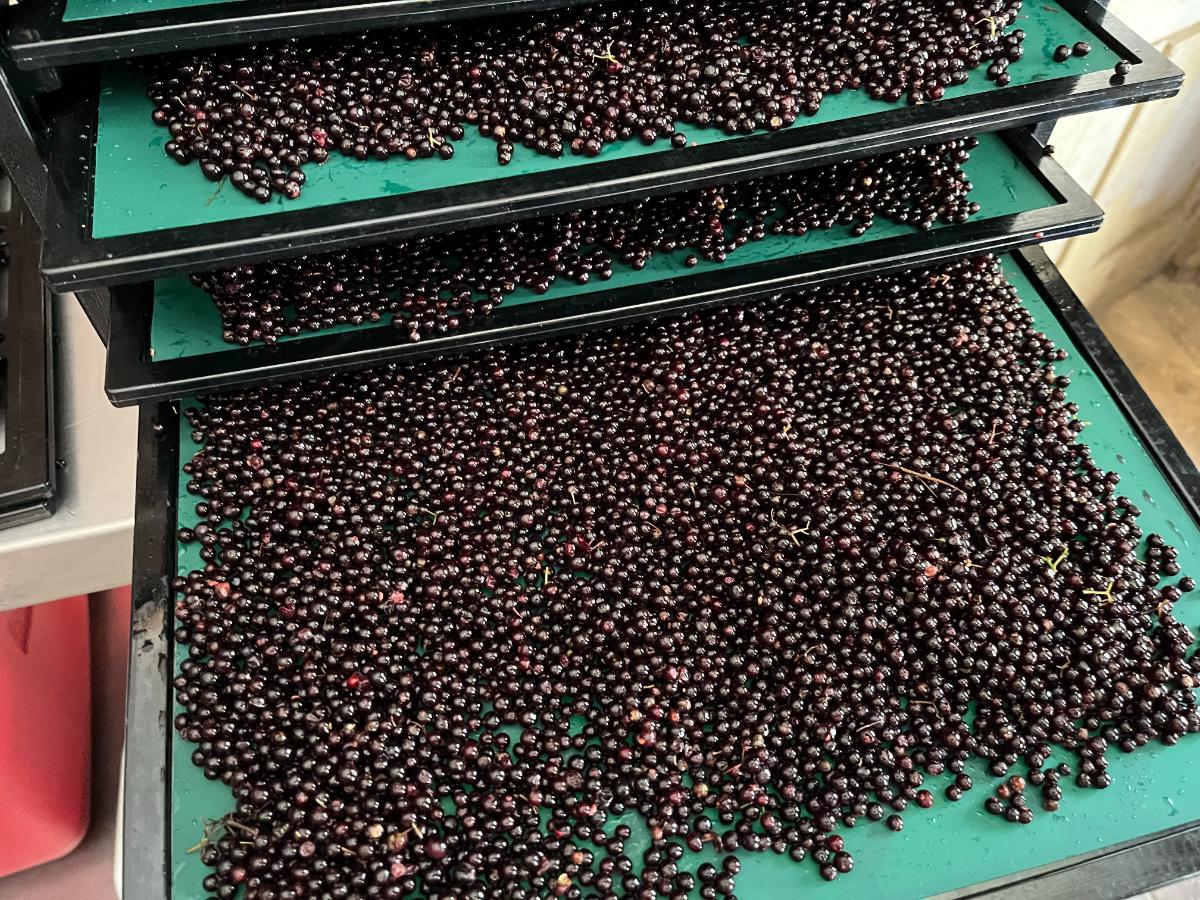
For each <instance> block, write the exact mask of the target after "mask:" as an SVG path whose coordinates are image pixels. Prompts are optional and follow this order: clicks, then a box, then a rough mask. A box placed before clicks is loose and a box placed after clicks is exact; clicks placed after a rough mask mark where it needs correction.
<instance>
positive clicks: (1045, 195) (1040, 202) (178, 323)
mask: <svg viewBox="0 0 1200 900" xmlns="http://www.w3.org/2000/svg"><path fill="white" fill-rule="evenodd" d="M966 171H967V174H968V175H969V176H970V179H971V183H972V184H973V185H974V187H973V189H972V191H971V195H970V196H971V199H972V200H975V201H976V202H978V203H979V205H980V207H981V209H980V211H979V213H978V215H977V216H976V217H975V218H976V220H980V219H990V218H995V217H998V216H1006V215H1010V214H1012V213H1018V212H1028V211H1030V210H1036V209H1044V208H1046V207H1049V206H1053V205H1055V204H1056V203H1057V202H1058V199H1057V198H1056V197H1055V196H1054V195H1053V194H1051V193H1050V192H1049V191H1048V190H1047V189H1046V188H1045V186H1043V184H1042V181H1041V179H1040V178H1039V177H1038V175H1037V173H1036V172H1033V171H1031V170H1030V169H1029V168H1027V166H1026V165H1025V163H1024V162H1023V161H1022V160H1021V159H1020V157H1018V156H1017V155H1016V154H1015V153H1014V152H1013V151H1012V150H1011V149H1010V148H1009V147H1008V145H1007V144H1005V143H1004V141H1003V140H1002V139H1001V138H1000V137H999V136H997V135H994V134H985V135H982V136H981V137H980V139H979V146H978V147H977V148H976V149H975V150H974V151H973V152H972V154H971V159H970V161H969V162H968V163H967V164H966ZM939 227H941V228H953V227H954V226H952V225H942V226H939ZM915 231H916V228H915V227H914V226H912V225H902V224H898V223H896V222H889V221H887V220H885V219H883V218H878V219H876V220H875V224H874V225H873V226H872V227H871V229H870V230H869V231H868V232H867V233H866V234H865V235H863V236H862V237H854V236H853V235H852V234H851V233H850V229H849V228H848V227H846V226H843V225H838V226H836V227H835V228H832V229H829V230H828V231H813V232H810V233H808V234H806V235H804V236H803V237H792V236H790V235H769V236H768V237H766V238H764V239H763V240H761V241H756V242H753V243H748V244H745V245H744V246H742V247H741V248H740V249H739V250H738V251H737V252H736V253H732V254H730V256H729V258H728V259H727V260H726V261H725V262H724V263H717V262H708V261H704V260H702V261H701V262H700V263H699V264H698V265H696V266H695V267H693V268H689V267H687V266H686V265H684V260H685V259H686V258H687V256H688V255H689V252H690V251H688V250H679V251H676V252H675V253H660V254H656V255H655V256H654V257H653V258H652V259H651V260H650V262H649V263H648V264H647V265H646V267H645V268H644V269H642V270H641V271H636V270H634V269H632V268H630V267H628V266H623V265H621V264H620V263H617V264H616V265H615V266H614V268H613V277H612V278H610V279H609V280H608V281H600V280H598V279H597V280H594V281H590V282H588V283H587V284H585V285H579V284H575V283H574V282H570V281H566V280H562V281H559V282H557V283H555V285H554V286H553V287H552V288H551V289H550V290H549V291H547V292H546V293H545V294H537V293H535V292H534V291H531V290H529V289H526V288H522V289H521V290H518V291H516V292H515V293H513V294H512V295H510V296H509V297H508V298H506V299H505V301H504V305H505V306H516V305H519V304H522V303H538V302H541V303H550V302H553V301H555V300H561V299H562V298H564V297H572V296H579V295H581V294H590V293H594V292H596V291H604V290H613V289H616V288H622V287H630V286H632V285H640V284H649V283H651V282H655V281H663V280H666V279H668V278H680V279H686V278H688V277H691V276H695V275H698V274H703V273H705V272H709V271H712V270H713V269H717V268H722V267H725V268H728V267H730V266H745V265H751V264H753V263H760V262H767V261H769V260H774V259H782V258H783V257H787V256H796V255H802V254H808V253H817V252H820V251H822V250H831V249H834V248H836V247H845V246H847V245H849V244H857V243H868V242H871V241H879V240H883V239H884V238H889V237H896V236H897V235H902V234H912V233H914V232H915ZM390 321H391V316H384V319H383V321H382V322H380V323H377V324H368V325H342V326H338V327H337V328H327V329H323V330H321V331H320V332H306V333H304V334H300V335H296V336H294V337H285V338H283V340H304V339H305V338H307V337H311V336H313V335H314V334H336V333H337V332H340V331H349V330H353V329H355V328H379V327H391V326H390ZM150 346H151V347H152V348H153V350H154V359H155V361H156V362H161V361H164V360H168V359H179V358H180V357H186V356H196V355H198V354H201V353H215V352H220V351H223V350H231V349H234V348H236V347H237V345H236V344H227V343H225V341H223V340H222V339H221V317H220V315H219V314H218V313H217V308H216V307H215V306H214V305H213V302H212V300H211V299H210V298H209V296H208V294H206V293H204V291H202V290H200V288H198V287H195V286H194V285H193V284H192V283H191V282H190V281H188V280H187V279H186V278H166V279H163V280H161V281H158V282H155V285H154V313H153V316H152V317H151V324H150Z"/></svg>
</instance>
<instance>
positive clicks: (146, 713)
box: [123, 247, 1200, 900]
mask: <svg viewBox="0 0 1200 900" xmlns="http://www.w3.org/2000/svg"><path fill="white" fill-rule="evenodd" d="M1015 257H1016V259H1017V261H1018V263H1019V264H1020V266H1021V268H1022V269H1023V270H1024V271H1025V273H1026V274H1027V275H1028V276H1029V277H1030V279H1031V281H1032V282H1033V284H1034V285H1035V286H1037V287H1038V289H1039V290H1040V291H1041V293H1042V296H1043V297H1044V298H1045V299H1046V300H1047V302H1048V305H1049V306H1050V308H1051V310H1052V311H1053V312H1054V314H1055V316H1056V317H1057V318H1058V319H1059V321H1060V322H1061V323H1062V325H1063V326H1064V327H1065V328H1066V329H1067V331H1068V332H1069V333H1070V334H1071V336H1072V337H1073V338H1074V340H1075V341H1076V342H1077V344H1078V345H1079V349H1080V351H1081V353H1082V354H1083V356H1084V357H1085V359H1086V360H1087V362H1088V364H1089V365H1090V366H1091V367H1092V368H1093V369H1094V370H1095V371H1096V372H1097V373H1098V374H1099V375H1100V377H1101V379H1102V381H1103V382H1104V384H1105V386H1106V387H1107V388H1108V389H1109V390H1110V391H1111V392H1112V394H1113V396H1114V398H1115V399H1116V401H1117V403H1118V405H1119V406H1120V407H1121V409H1122V411H1123V412H1124V413H1125V414H1126V416H1127V417H1128V418H1129V420H1130V422H1131V424H1132V425H1133V427H1134V429H1135V430H1136V432H1137V434H1138V436H1139V437H1140V438H1141V440H1142V441H1143V443H1144V444H1145V446H1146V448H1147V450H1148V451H1149V452H1150V454H1151V456H1152V457H1153V458H1154V460H1155V462H1156V463H1157V464H1158V466H1159V467H1160V469H1161V470H1162V471H1163V472H1164V473H1165V474H1166V475H1167V477H1168V478H1169V480H1170V482H1171V484H1172V486H1173V487H1174V488H1175V489H1176V490H1177V491H1178V492H1179V495H1180V497H1181V499H1182V500H1183V501H1184V503H1185V505H1186V507H1187V509H1188V511H1189V512H1190V513H1191V514H1192V515H1193V516H1194V517H1196V519H1197V520H1198V521H1200V473H1198V472H1197V470H1196V466H1195V464H1194V463H1192V462H1191V460H1190V459H1189V458H1188V456H1187V454H1186V452H1185V451H1184V449H1183V447H1182V446H1181V445H1180V444H1179V442H1178V439H1177V438H1176V437H1175V436H1174V434H1172V432H1171V430H1170V428H1169V427H1168V425H1167V423H1166V422H1165V421H1164V420H1163V418H1162V416H1161V414H1160V413H1159V412H1158V410H1156V409H1155V408H1154V405H1153V404H1152V403H1151V402H1150V400H1149V398H1148V397H1147V396H1146V394H1145V392H1144V391H1143V390H1142V389H1141V387H1140V386H1139V385H1138V383H1137V381H1136V380H1135V379H1134V377H1133V375H1132V374H1131V373H1130V371H1129V370H1128V368H1126V366H1125V364H1124V363H1123V362H1122V361H1121V358H1120V357H1119V356H1118V355H1117V352H1116V351H1115V350H1114V349H1113V347H1112V345H1111V344H1110V343H1109V342H1108V340H1107V339H1106V338H1105V337H1104V334H1103V333H1102V332H1101V330H1100V329H1099V327H1098V326H1097V325H1096V322H1095V320H1094V319H1092V317H1091V315H1090V314H1089V313H1088V311H1087V310H1086V309H1085V308H1084V306H1083V304H1082V303H1081V302H1080V301H1079V298H1078V297H1076V296H1075V294H1074V292H1073V291H1072V290H1071V288H1070V287H1069V286H1068V285H1067V284H1066V282H1065V281H1064V280H1063V278H1062V276H1061V275H1060V274H1059V272H1058V270H1057V269H1055V268H1054V266H1053V264H1052V263H1051V262H1050V260H1049V259H1048V258H1047V256H1046V254H1045V252H1044V251H1042V250H1041V249H1040V248H1036V247H1035V248H1029V249H1025V250H1021V251H1018V252H1017V253H1016V254H1015ZM178 425H179V411H178V406H177V405H176V404H174V403H170V402H146V403H144V404H142V406H141V416H140V425H139V437H138V476H137V501H136V513H135V515H136V519H135V526H134V548H135V549H134V561H133V622H132V635H131V653H130V670H129V701H128V713H127V722H126V741H125V748H126V756H125V807H124V847H123V853H124V866H125V878H124V893H123V897H124V900H166V898H168V897H170V896H171V891H170V888H171V885H170V881H169V878H170V875H169V873H170V870H171V867H170V844H169V835H170V829H169V826H168V811H169V794H170V783H171V779H170V772H171V753H170V741H171V734H170V729H171V727H172V726H171V719H172V715H171V710H172V706H173V704H172V694H171V690H172V689H171V682H172V677H173V676H172V673H173V666H174V629H173V622H172V611H173V608H174V605H173V601H172V596H171V589H170V583H171V579H172V577H173V576H174V572H175V529H176V521H177V518H176V516H177V509H176V497H177V489H176V479H177V478H178V464H179V440H178V433H179V432H178ZM156 861H157V863H158V864H157V865H156V864H155V862H156ZM1198 871H1200V821H1195V822H1191V823H1186V824H1184V825H1181V826H1178V827H1176V828H1173V829H1169V830H1166V831H1162V832H1158V833H1155V834H1151V835H1146V836H1144V837H1141V838H1138V839H1135V840H1133V841H1129V842H1127V843H1123V844H1119V845H1115V846H1112V847H1107V848H1103V849H1101V850H1098V851H1095V852H1092V853H1089V854H1085V855H1082V856H1079V857H1072V858H1070V859H1066V860H1062V861H1059V862H1057V863H1053V864H1051V865H1049V866H1044V867H1042V868H1039V869H1035V870H1031V871H1025V872H1018V873H1015V874H1013V875H1010V876H1006V877H1004V878H1001V879H997V880H995V881H991V882H986V883H983V884H979V885H974V886H972V887H969V888H964V889H962V890H956V891H952V892H950V893H948V894H945V895H943V896H944V897H945V898H946V900H962V898H967V897H988V898H999V900H1033V898H1037V900H1045V898H1063V900H1068V898H1070V900H1074V898H1076V897H1085V896H1086V897H1089V898H1092V900H1124V898H1126V897H1128V896H1130V895H1133V894H1137V893H1140V892H1143V891H1149V890H1152V889H1153V888H1156V887H1161V886H1162V885H1164V884H1169V883H1170V882H1173V881H1177V880H1179V879H1181V878H1185V877H1187V876H1189V875H1192V874H1194V873H1196V872H1198ZM160 876H161V877H160Z"/></svg>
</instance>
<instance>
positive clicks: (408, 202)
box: [42, 0, 1183, 291]
mask: <svg viewBox="0 0 1200 900" xmlns="http://www.w3.org/2000/svg"><path fill="white" fill-rule="evenodd" d="M1067 7H1068V8H1069V9H1070V10H1071V11H1072V12H1073V13H1074V14H1075V15H1077V16H1079V17H1080V18H1081V19H1083V20H1084V21H1085V22H1086V23H1087V24H1088V27H1089V28H1091V29H1092V30H1093V31H1094V32H1095V33H1096V36H1097V38H1098V39H1102V40H1103V41H1104V42H1105V43H1107V44H1108V45H1109V46H1110V47H1112V48H1113V49H1114V50H1115V51H1116V52H1117V53H1119V54H1120V55H1122V56H1125V57H1128V58H1130V59H1134V60H1140V62H1139V63H1138V64H1137V65H1136V66H1135V67H1134V70H1133V72H1132V73H1131V75H1130V76H1129V77H1128V78H1126V79H1124V80H1121V79H1114V78H1113V77H1112V76H1111V73H1108V72H1094V73H1091V74H1088V75H1083V76H1078V77H1073V78H1062V79H1054V80H1052V81H1044V82H1037V83H1034V84H1029V85H1022V86H1018V87H1010V88H1003V89H997V90H993V91H989V92H987V93H985V94H977V95H972V96H967V97H957V98H953V99H950V100H942V101H939V102H937V103H929V104H925V105H923V106H897V107H894V108H891V109H887V110H885V111H881V112H878V113H873V114H871V115H867V116H859V117H857V118H854V119H850V120H847V121H844V122H835V123H829V124H824V125H814V126H807V127H804V128H792V129H785V130H783V131H779V132H776V133H773V134H759V135H754V136H750V137H745V138H739V139H735V140H726V141H720V142H717V143H715V144H708V145H705V146H702V147H694V148H687V149H684V150H674V151H664V152H662V153H656V154H650V155H646V156H639V157H635V158H632V159H627V160H614V161H611V162H600V163H593V164H589V165H580V166H573V167H569V168H563V169H559V170H551V171H548V172H541V173H533V174H529V175H522V176H515V177H511V178H504V179H496V180H493V181H488V182H482V183H479V184H474V185H463V186H459V187H451V188H444V189H439V190H431V191H422V192H419V193H416V194H411V195H408V196H406V197H404V198H394V197H393V198H377V199H374V200H363V201H356V202H353V203H344V204H335V205H331V206H326V207H319V208H315V209H308V210H299V211H296V212H288V213H276V214H273V215H265V216H252V217H249V218H246V219H239V220H236V221H230V222H220V223H215V224H211V225H197V226H191V227H187V228H178V229H168V230H165V231H158V232H147V233H143V234H139V235H124V236H120V237H111V238H101V239H97V240H91V239H89V238H88V237H87V235H88V232H89V228H90V210H91V166H92V155H93V150H94V146H93V145H94V141H93V135H94V131H95V127H94V126H95V100H96V90H95V87H96V86H95V82H94V81H89V79H87V78H80V79H78V80H79V81H80V82H81V83H82V84H81V85H80V86H79V87H78V88H77V90H76V92H75V94H74V95H72V96H71V97H69V98H66V99H65V100H64V102H63V103H62V104H61V106H60V109H59V113H58V115H57V116H56V117H55V120H54V135H53V137H52V145H53V150H52V158H51V189H50V192H49V193H50V197H49V200H48V212H47V221H48V229H49V231H48V235H47V243H46V253H45V256H44V259H43V267H42V269H43V275H44V277H45V278H46V280H47V282H48V284H49V285H50V286H51V287H52V288H53V289H55V290H58V291H67V290H77V289H79V288H90V287H99V286H106V285H112V284H119V283H131V282H137V281H144V280H147V279H150V278H155V277H161V276H163V275H171V274H182V273H186V272H190V271H202V270H205V269H212V268H219V267H221V266H226V265H235V264H240V263H243V262H252V261H255V260H260V259H264V258H268V257H272V258H273V257H282V256H297V255H301V254H304V253H313V252H320V251H324V250H333V249H336V248H338V247H344V246H351V245H354V244H365V243H372V242H379V241H383V240H386V239H389V238H398V237H401V236H404V235H411V234H415V233H420V232H423V231H427V230H429V229H437V230H439V231H451V230H454V229H456V228H465V227H475V226H479V225H486V224H489V223H493V222H499V221H511V220H513V219H519V218H526V217H530V216H534V215H542V214H545V213H549V212H554V211H558V210H564V209H570V208H580V207H586V206H600V205H605V204H608V203H615V202H620V201H622V200H628V199H632V198H636V197H646V196H652V195H656V194H664V193H670V192H672V191H678V190H683V189H686V188H689V187H697V186H701V185H706V184H714V183H717V182H722V181H729V180H739V179H745V178H752V177H758V176H762V175H768V174H771V173H773V172H782V171H786V170H789V169H800V168H805V167H808V166H814V165H820V164H822V163H827V162H832V161H836V160H839V159H847V158H853V157H861V156H867V155H871V154H874V153H880V152H884V151H887V150H892V149H898V148H900V147H905V146H914V145H917V144H924V143H932V142H935V141H937V140H940V139H946V138H953V137H961V136H962V135H965V134H978V133H981V132H985V131H997V130H1001V129H1005V128H1011V127H1016V126H1019V125H1025V124H1029V123H1032V122H1037V121H1041V120H1044V119H1050V118H1057V117H1059V116H1065V115H1072V114H1078V113H1083V112H1090V111H1094V110H1098V109H1107V108H1111V107H1114V106H1120V105H1125V104H1129V103H1138V102H1142V101H1147V100H1152V99H1159V98H1164V97H1170V96H1173V95H1174V94H1176V93H1177V92H1178V91H1179V88H1180V86H1181V85H1182V83H1183V74H1182V72H1180V70H1179V69H1178V68H1176V67H1175V66H1174V65H1173V64H1172V63H1171V62H1170V61H1168V60H1167V59H1165V58H1164V57H1163V56H1162V55H1161V54H1160V53H1159V52H1158V51H1157V50H1155V49H1154V48H1153V47H1152V46H1150V45H1149V44H1147V43H1146V42H1145V41H1143V40H1142V39H1141V38H1139V37H1138V36H1137V35H1136V34H1134V33H1133V32H1131V31H1129V29H1128V28H1126V27H1125V26H1124V25H1123V24H1121V23H1120V22H1119V21H1118V20H1117V19H1116V18H1114V17H1113V16H1111V15H1109V14H1108V13H1107V12H1106V11H1105V10H1104V9H1103V8H1102V7H1100V6H1099V5H1098V4H1097V3H1095V2H1094V0H1078V2H1069V0H1068V3H1067ZM450 164H452V163H450ZM381 165H382V163H381ZM199 177H200V176H199V175H197V178H199Z"/></svg>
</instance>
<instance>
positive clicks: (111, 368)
mask: <svg viewBox="0 0 1200 900" xmlns="http://www.w3.org/2000/svg"><path fill="white" fill-rule="evenodd" d="M1003 137H1004V139H1005V141H1006V143H1007V144H1008V146H1009V147H1010V149H1012V151H1013V152H1014V153H1015V154H1016V155H1017V157H1018V158H1019V159H1021V160H1022V161H1023V162H1024V164H1025V165H1026V166H1027V167H1028V169H1029V170H1030V171H1031V172H1032V173H1034V174H1035V175H1036V176H1037V177H1038V178H1039V180H1040V181H1041V182H1042V184H1043V186H1044V187H1045V188H1046V189H1047V190H1048V191H1049V192H1050V193H1051V194H1053V195H1054V196H1055V198H1056V199H1057V200H1059V201H1060V202H1059V204H1058V205H1056V206H1052V207H1048V208H1046V209H1040V210H1033V211H1030V212H1023V213H1016V214H1014V215H1009V216H1002V217H998V218H994V219H983V220H980V221H977V222H969V223H966V224H964V225H952V226H948V227H946V228H944V229H937V230H934V231H928V232H917V231H914V232H913V233H912V234H906V235H901V236H898V237H891V238H884V239H881V240H877V241H864V242H862V243H859V244H855V245H851V246H847V247H841V248H837V249H833V250H826V251H820V252H815V253H807V254H802V255H797V256H792V257H788V258H785V259H780V260H774V261H770V262H763V263H756V264H752V265H743V266H728V267H725V268H721V269H718V270H715V271H709V272H705V273H703V274H697V275H690V276H688V275H684V276H679V277H676V278H673V279H670V280H665V281H659V282H651V283H649V284H644V285H635V286H630V287H623V288H614V289H612V290H606V291H597V292H594V293H584V294H578V295H576V296H573V297H564V298H561V299H556V300H549V301H546V302H544V303H529V304H522V305H516V306H504V305H501V306H500V307H499V308H498V309H497V310H496V311H495V312H493V313H492V314H491V315H490V316H488V317H486V318H484V319H480V320H477V321H475V322H474V323H472V324H470V325H466V326H464V327H462V328H461V329H459V330H458V331H455V332H453V333H452V334H449V335H446V336H443V337H437V336H434V337H426V338H425V339H424V340H422V341H420V342H419V343H413V342H411V341H409V340H408V338H407V335H406V334H405V333H404V332H403V331H402V330H400V329H397V328H392V327H387V326H383V327H369V328H359V329H357V330H355V331H352V332H344V333H341V334H328V335H321V334H314V335H311V336H307V337H304V338H301V339H298V340H294V341H284V342H282V343H279V344H276V345H274V346H271V347H264V346H258V347H244V348H243V347H239V348H229V349H226V350H221V351H217V352H214V353H206V354H203V355H199V356H192V357H184V358H180V359H173V360H162V361H156V360H154V359H153V358H152V357H151V348H150V330H151V319H152V316H153V309H154V284H153V283H152V282H147V283H143V284H139V285H134V286H127V287H117V288H114V289H113V290H112V304H111V307H110V315H111V331H110V339H109V345H108V367H107V372H106V373H105V385H104V386H105V390H106V391H107V392H108V396H109V399H110V400H112V402H113V403H114V404H115V405H117V406H126V405H129V404H132V403H136V402H139V401H143V400H152V399H163V398H175V397H184V396H190V395H193V394H198V393H204V392H210V391H215V390H221V389H230V388H235V387H247V386H250V385H254V384H271V383H277V382H281V381H286V380H295V379H298V378H303V377H305V376H307V375H312V374H316V373H318V372H330V371H336V370H344V369H355V368H365V367H367V366H372V365H377V364H379V363H384V362H394V361H399V360H412V359H418V358H428V357H431V356H441V355H445V354H450V353H459V352H462V351H465V350H471V349H474V348H478V347H481V346H492V345H495V344H499V343H506V342H511V341H518V340H535V339H543V338H547V337H552V336H555V335H560V334H566V333H569V332H574V331H581V330H584V329H587V328H594V327H596V326H599V325H606V324H615V323H621V322H631V321H636V320H638V319H646V318H651V317H654V316H660V315H664V314H668V313H672V312H678V311H680V310H685V309H695V308H698V307H703V306H711V305H714V304H719V303H726V302H729V301H730V300H748V299H752V298H754V297H760V296H763V295H766V294H772V293H778V292H780V291H785V290H793V289H796V288H799V287H801V286H805V285H813V284H821V283H825V282H829V281H835V280H844V279H847V278H850V277H854V276H856V275H862V274H867V273H868V272H871V273H882V272H890V271H895V270H898V269H908V268H913V267H918V266H923V265H928V264H930V263H934V262H938V261H940V260H945V259H951V258H954V257H959V256H963V255H964V254H968V253H980V252H984V251H1002V250H1009V249H1012V248H1014V247H1018V246H1023V245H1027V244H1032V243H1037V242H1040V241H1047V240H1054V239H1056V238H1064V237H1070V236H1073V235H1078V234H1085V233H1089V232H1092V231H1095V230H1097V229H1098V228H1099V227H1100V223H1101V221H1102V220H1103V212H1102V211H1101V210H1100V208H1099V207H1098V206H1097V205H1096V203H1095V201H1093V200H1092V199H1091V198H1090V197H1089V196H1088V195H1087V193H1086V192H1085V191H1084V190H1083V189H1082V188H1081V187H1079V185H1078V184H1076V183H1075V182H1074V181H1073V180H1072V179H1071V177H1070V176H1069V175H1068V174H1067V173H1066V172H1065V171H1064V170H1063V169H1062V167H1061V166H1059V165H1058V163H1056V162H1055V161H1054V160H1053V159H1051V158H1050V157H1047V156H1045V154H1044V150H1043V148H1042V146H1041V145H1040V144H1038V143H1037V142H1036V141H1035V140H1034V139H1033V138H1032V137H1031V136H1030V135H1029V134H1028V133H1026V132H1024V131H1015V132H1006V133H1005V134H1004V135H1003Z"/></svg>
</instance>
